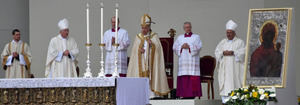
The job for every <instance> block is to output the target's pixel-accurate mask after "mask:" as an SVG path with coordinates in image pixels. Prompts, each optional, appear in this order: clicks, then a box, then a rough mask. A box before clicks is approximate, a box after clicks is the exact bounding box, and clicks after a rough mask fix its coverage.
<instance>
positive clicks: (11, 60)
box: [1, 29, 31, 78]
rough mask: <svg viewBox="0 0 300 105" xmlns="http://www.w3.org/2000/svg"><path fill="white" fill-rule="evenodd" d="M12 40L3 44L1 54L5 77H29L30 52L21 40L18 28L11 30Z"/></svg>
mask: <svg viewBox="0 0 300 105" xmlns="http://www.w3.org/2000/svg"><path fill="white" fill-rule="evenodd" d="M12 36H13V40H12V41H11V42H9V43H8V44H6V45H5V47H4V49H3V52H2V54H1V58H2V67H3V69H4V70H6V75H5V77H6V78H29V77H30V64H31V52H30V48H29V45H28V44H27V43H25V42H23V41H22V40H21V33H20V30H18V29H14V30H13V31H12Z"/></svg>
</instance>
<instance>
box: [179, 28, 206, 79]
mask: <svg viewBox="0 0 300 105" xmlns="http://www.w3.org/2000/svg"><path fill="white" fill-rule="evenodd" d="M184 43H187V44H188V45H189V46H190V49H181V46H182V45H183V44H184ZM201 47H202V42H201V40H200V35H197V34H192V36H191V37H184V35H180V36H178V38H177V40H176V41H175V43H174V45H173V50H174V52H175V53H176V55H178V57H179V69H178V76H183V75H193V76H200V58H199V52H200V50H201Z"/></svg>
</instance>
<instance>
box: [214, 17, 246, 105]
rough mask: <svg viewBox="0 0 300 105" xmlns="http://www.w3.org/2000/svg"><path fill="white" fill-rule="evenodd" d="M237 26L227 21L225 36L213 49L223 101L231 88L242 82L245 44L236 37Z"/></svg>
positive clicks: (238, 85) (238, 86)
mask: <svg viewBox="0 0 300 105" xmlns="http://www.w3.org/2000/svg"><path fill="white" fill-rule="evenodd" d="M237 26H238V25H237V24H236V23H235V22H234V21H232V20H229V21H228V22H227V24H226V34H227V38H225V39H223V40H222V41H221V42H220V43H219V44H218V45H217V48H216V50H215V55H216V60H217V68H216V70H218V71H219V76H218V77H219V89H220V96H222V102H223V103H225V102H226V101H225V100H227V99H228V94H229V93H230V92H231V91H232V90H234V89H237V88H241V87H242V82H243V76H244V74H243V71H244V69H243V64H244V55H245V44H244V41H243V40H241V39H240V38H238V37H236V33H235V29H236V28H237Z"/></svg>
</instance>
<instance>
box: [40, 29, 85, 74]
mask: <svg viewBox="0 0 300 105" xmlns="http://www.w3.org/2000/svg"><path fill="white" fill-rule="evenodd" d="M66 50H69V52H70V54H69V56H64V55H63V52H64V51H66ZM78 53H79V50H78V48H77V43H76V42H75V40H74V39H73V38H71V37H68V38H63V37H61V35H58V36H56V37H53V38H52V39H51V40H50V43H49V47H48V54H47V60H46V70H45V76H46V77H47V78H64V77H67V78H69V77H77V73H76V66H77V60H76V58H77V55H78Z"/></svg>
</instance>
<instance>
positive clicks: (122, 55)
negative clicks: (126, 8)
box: [104, 17, 130, 77]
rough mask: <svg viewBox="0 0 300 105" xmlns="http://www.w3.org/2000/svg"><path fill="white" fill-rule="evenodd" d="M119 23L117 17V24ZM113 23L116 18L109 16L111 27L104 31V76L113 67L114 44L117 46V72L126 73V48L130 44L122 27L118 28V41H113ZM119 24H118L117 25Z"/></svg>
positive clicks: (123, 74)
mask: <svg viewBox="0 0 300 105" xmlns="http://www.w3.org/2000/svg"><path fill="white" fill-rule="evenodd" d="M119 23H120V21H119V19H118V24H119ZM115 24H116V18H115V17H112V18H111V25H112V29H110V30H107V31H106V32H105V33H104V43H105V50H106V59H105V73H106V76H111V74H112V73H113V71H114V68H115V59H114V57H115V52H116V49H115V46H114V45H116V44H119V46H118V50H117V51H118V73H120V76H121V77H126V73H127V48H128V47H129V45H130V40H129V37H128V32H127V31H126V30H125V29H123V28H120V27H119V28H118V29H117V31H118V40H117V41H118V42H117V43H116V42H115V31H116V29H115ZM118 26H119V25H118Z"/></svg>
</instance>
